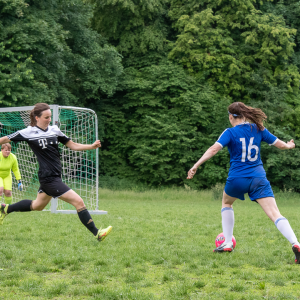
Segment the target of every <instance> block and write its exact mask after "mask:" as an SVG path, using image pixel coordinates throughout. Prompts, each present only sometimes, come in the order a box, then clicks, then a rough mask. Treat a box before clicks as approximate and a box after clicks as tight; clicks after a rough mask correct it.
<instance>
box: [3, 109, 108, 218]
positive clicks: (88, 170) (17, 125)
mask: <svg viewBox="0 0 300 300" xmlns="http://www.w3.org/2000/svg"><path fill="white" fill-rule="evenodd" d="M32 109H33V106H23V107H10V108H0V130H1V137H2V136H6V135H8V134H11V133H13V132H16V131H18V130H21V129H24V128H26V127H27V126H29V125H30V111H31V110H32ZM50 109H51V111H52V125H57V126H58V127H59V128H60V130H61V131H62V132H63V133H64V134H65V135H67V136H68V137H70V138H71V139H72V141H73V142H76V143H80V144H92V143H93V142H94V141H95V140H97V139H98V121H97V115H96V113H95V112H94V111H93V110H91V109H86V108H78V107H69V106H58V105H50ZM11 145H12V153H14V154H15V155H16V156H17V159H18V163H19V169H20V173H21V176H22V182H23V185H24V189H23V191H22V192H20V191H18V189H17V181H16V179H15V177H14V174H13V187H12V197H13V199H12V202H13V203H14V202H17V201H20V200H22V199H32V200H33V199H35V198H36V195H37V191H38V188H39V181H38V163H37V159H36V156H35V155H34V153H33V152H32V150H31V149H30V147H29V146H28V144H27V143H26V142H19V143H14V142H12V143H11ZM59 151H60V154H61V163H62V180H63V182H64V183H66V184H67V185H68V186H69V187H70V188H71V189H73V190H74V191H75V192H77V193H78V194H79V195H80V196H81V197H82V199H83V201H84V202H85V205H86V207H87V209H88V210H89V211H90V212H91V213H94V214H105V213H107V212H105V211H101V210H98V208H99V207H98V151H99V150H98V149H96V150H90V151H73V150H70V149H69V148H67V147H65V146H64V145H62V144H60V145H59ZM45 210H51V211H52V212H61V213H76V210H75V208H74V207H73V206H72V205H70V204H68V203H66V202H64V201H62V200H59V199H52V200H51V204H49V205H47V207H46V208H45Z"/></svg>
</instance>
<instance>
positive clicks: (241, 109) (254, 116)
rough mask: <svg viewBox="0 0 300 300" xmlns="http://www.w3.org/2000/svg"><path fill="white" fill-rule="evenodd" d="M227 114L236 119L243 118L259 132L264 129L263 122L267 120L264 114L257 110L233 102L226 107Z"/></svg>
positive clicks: (241, 103)
mask: <svg viewBox="0 0 300 300" xmlns="http://www.w3.org/2000/svg"><path fill="white" fill-rule="evenodd" d="M228 112H229V113H230V114H232V115H233V117H234V118H235V119H236V118H245V119H246V120H249V121H250V122H252V123H254V124H256V126H257V128H258V129H259V130H260V131H263V130H264V129H265V127H264V124H263V122H264V121H265V120H266V119H267V116H266V114H265V113H264V112H263V111H262V110H261V109H259V108H253V107H251V106H247V105H246V104H244V103H243V102H234V103H232V104H230V105H229V106H228Z"/></svg>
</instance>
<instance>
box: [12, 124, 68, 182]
mask: <svg viewBox="0 0 300 300" xmlns="http://www.w3.org/2000/svg"><path fill="white" fill-rule="evenodd" d="M7 137H8V138H9V139H10V140H11V141H13V142H16V143H17V142H21V141H25V142H27V143H28V145H29V147H30V148H31V149H32V151H33V152H34V154H35V155H36V157H37V160H38V163H39V166H40V168H39V172H38V176H39V179H45V178H47V177H50V176H61V169H62V168H61V162H60V155H59V150H58V143H62V144H64V145H65V144H66V143H67V142H68V141H70V140H71V139H70V138H68V137H67V136H66V135H64V134H63V133H62V132H61V131H60V129H59V128H58V127H57V126H56V125H54V126H48V128H47V129H46V130H44V129H41V128H39V127H38V126H34V127H31V126H28V127H27V128H25V129H22V130H19V131H16V132H15V133H12V134H10V135H8V136H7Z"/></svg>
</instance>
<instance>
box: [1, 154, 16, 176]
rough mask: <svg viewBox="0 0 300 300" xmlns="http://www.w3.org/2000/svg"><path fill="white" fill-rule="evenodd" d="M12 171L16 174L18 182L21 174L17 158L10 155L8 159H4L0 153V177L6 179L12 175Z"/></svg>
mask: <svg viewBox="0 0 300 300" xmlns="http://www.w3.org/2000/svg"><path fill="white" fill-rule="evenodd" d="M11 170H12V171H13V172H14V174H15V177H16V179H17V180H20V179H21V174H20V170H19V166H18V160H17V157H16V156H15V155H14V154H12V153H10V154H9V155H8V157H3V154H2V152H1V151H0V177H2V178H6V177H7V176H9V175H10V174H11Z"/></svg>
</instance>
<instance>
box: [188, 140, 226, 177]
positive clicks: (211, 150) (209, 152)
mask: <svg viewBox="0 0 300 300" xmlns="http://www.w3.org/2000/svg"><path fill="white" fill-rule="evenodd" d="M221 149H222V146H221V145H220V144H217V143H216V144H214V145H212V146H211V147H210V148H208V149H207V150H206V152H205V153H204V154H203V155H202V157H201V158H200V159H199V160H198V161H197V162H196V163H195V165H194V166H193V167H192V168H191V169H190V170H189V172H188V177H187V179H192V178H193V177H194V175H195V174H196V172H197V169H198V168H199V167H200V166H201V165H202V164H203V163H205V162H206V161H207V160H209V159H210V158H212V157H213V156H215V155H216V154H217V153H218V152H219V151H220V150H221Z"/></svg>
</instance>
